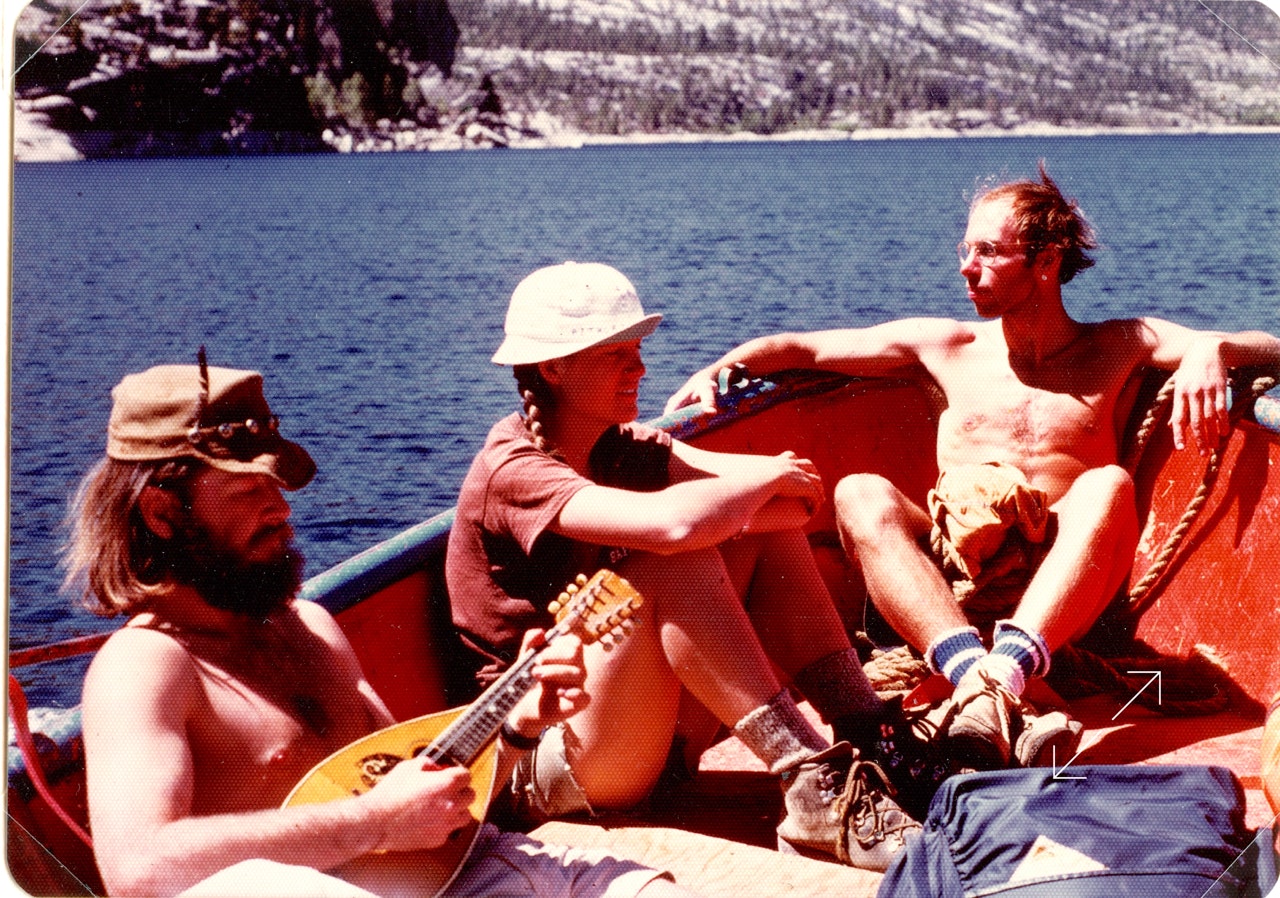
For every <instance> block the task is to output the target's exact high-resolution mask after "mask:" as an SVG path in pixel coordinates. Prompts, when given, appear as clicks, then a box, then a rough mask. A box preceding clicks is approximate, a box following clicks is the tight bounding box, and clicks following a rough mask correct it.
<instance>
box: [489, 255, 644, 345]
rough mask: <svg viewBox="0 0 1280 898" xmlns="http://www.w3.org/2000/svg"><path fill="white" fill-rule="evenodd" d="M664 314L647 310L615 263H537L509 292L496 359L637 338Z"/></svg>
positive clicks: (642, 335)
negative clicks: (503, 336)
mask: <svg viewBox="0 0 1280 898" xmlns="http://www.w3.org/2000/svg"><path fill="white" fill-rule="evenodd" d="M661 320H662V316H661V315H658V314H653V315H646V314H645V313H644V309H643V308H641V306H640V297H639V296H637V295H636V288H635V287H633V286H632V284H631V282H630V281H629V280H627V278H626V277H625V276H624V275H623V274H622V272H620V271H618V270H617V269H616V268H610V267H609V266H608V265H602V264H600V263H599V262H582V263H578V262H565V263H563V264H560V265H551V266H549V267H547V268H539V269H538V270H537V271H535V272H534V273H533V274H531V275H529V276H528V277H526V278H525V279H524V280H523V281H521V282H520V283H519V284H518V285H517V286H516V289H515V292H514V293H512V294H511V304H510V305H509V306H508V307H507V321H506V325H505V326H504V328H503V329H504V330H505V331H506V334H507V338H506V339H505V340H503V341H502V345H501V346H499V347H498V351H497V352H495V353H494V354H493V361H494V362H496V363H497V364H499V365H533V364H536V363H538V362H546V361H550V360H551V359H559V358H564V357H565V356H567V355H573V353H575V352H578V351H579V350H582V349H586V348H588V347H590V346H598V345H601V344H604V343H622V342H625V341H627V340H638V339H641V338H643V337H647V336H649V334H651V333H653V331H654V328H656V327H657V326H658V322H659V321H661Z"/></svg>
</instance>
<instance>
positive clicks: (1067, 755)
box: [1013, 704, 1084, 768]
mask: <svg viewBox="0 0 1280 898" xmlns="http://www.w3.org/2000/svg"><path fill="white" fill-rule="evenodd" d="M1083 733H1084V724H1082V723H1081V722H1080V721H1078V720H1073V719H1071V718H1070V717H1068V716H1067V715H1066V714H1064V713H1063V712H1062V711H1050V712H1049V713H1047V714H1030V713H1027V711H1026V706H1025V704H1024V710H1023V714H1022V732H1020V733H1018V738H1017V739H1016V740H1015V741H1014V743H1013V757H1014V759H1015V760H1016V761H1017V762H1018V765H1019V766H1020V767H1059V768H1061V767H1065V766H1066V765H1067V764H1068V763H1069V762H1070V761H1071V759H1072V758H1074V757H1075V753H1076V749H1077V748H1079V747H1080V736H1081V735H1082V734H1083Z"/></svg>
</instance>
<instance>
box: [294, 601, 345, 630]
mask: <svg viewBox="0 0 1280 898" xmlns="http://www.w3.org/2000/svg"><path fill="white" fill-rule="evenodd" d="M289 607H290V608H291V609H292V611H293V613H294V614H295V615H297V618H298V620H299V621H300V622H301V623H302V624H303V625H304V626H306V627H307V628H308V629H311V630H316V631H322V630H323V631H335V630H339V629H340V628H339V627H338V622H337V621H336V620H335V619H334V617H333V615H332V614H330V613H329V610H328V609H327V608H325V607H324V606H323V605H320V604H318V603H316V602H311V601H308V600H307V599H294V600H293V601H292V602H291V603H289Z"/></svg>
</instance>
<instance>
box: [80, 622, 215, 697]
mask: <svg viewBox="0 0 1280 898" xmlns="http://www.w3.org/2000/svg"><path fill="white" fill-rule="evenodd" d="M199 688H200V686H199V674H198V672H197V670H196V668H195V664H194V662H193V661H192V658H191V655H190V654H189V653H188V652H187V650H186V649H185V648H183V646H182V645H181V644H180V643H179V642H178V641H177V640H176V639H174V638H173V637H172V636H169V635H167V634H165V633H163V632H160V631H157V630H152V629H148V628H146V627H122V628H121V629H120V630H118V631H116V632H115V633H114V634H112V636H111V638H110V639H108V640H107V641H106V643H105V644H103V646H102V648H100V649H98V653H97V654H96V655H95V656H94V659H93V662H92V663H91V664H90V665H89V670H88V672H87V673H86V674H85V679H84V698H83V700H84V705H85V708H86V710H87V711H92V710H93V709H94V708H99V707H105V708H112V709H119V708H122V707H145V706H146V704H147V702H148V700H149V698H150V699H153V700H155V701H159V702H170V703H176V702H175V699H176V698H177V697H179V696H182V695H184V694H188V693H191V694H194V692H193V691H194V690H198V689H199Z"/></svg>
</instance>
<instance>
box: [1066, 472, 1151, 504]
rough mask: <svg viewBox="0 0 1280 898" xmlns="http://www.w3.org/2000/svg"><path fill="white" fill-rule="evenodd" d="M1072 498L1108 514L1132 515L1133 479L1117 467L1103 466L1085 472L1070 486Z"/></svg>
mask: <svg viewBox="0 0 1280 898" xmlns="http://www.w3.org/2000/svg"><path fill="white" fill-rule="evenodd" d="M1069 493H1070V494H1071V495H1072V498H1077V499H1079V501H1081V502H1083V503H1086V504H1087V505H1088V506H1090V507H1093V508H1095V509H1105V510H1107V511H1108V512H1110V513H1116V512H1124V511H1126V510H1128V511H1130V512H1131V513H1132V511H1133V509H1134V496H1135V493H1134V486H1133V477H1131V476H1130V474H1129V472H1128V471H1126V470H1125V469H1124V468H1122V467H1120V466H1119V465H1103V466H1102V467H1100V468H1091V469H1090V470H1088V471H1085V472H1084V473H1083V474H1081V475H1080V476H1079V477H1078V478H1076V482H1075V483H1073V484H1072V485H1071V489H1070V491H1069Z"/></svg>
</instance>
